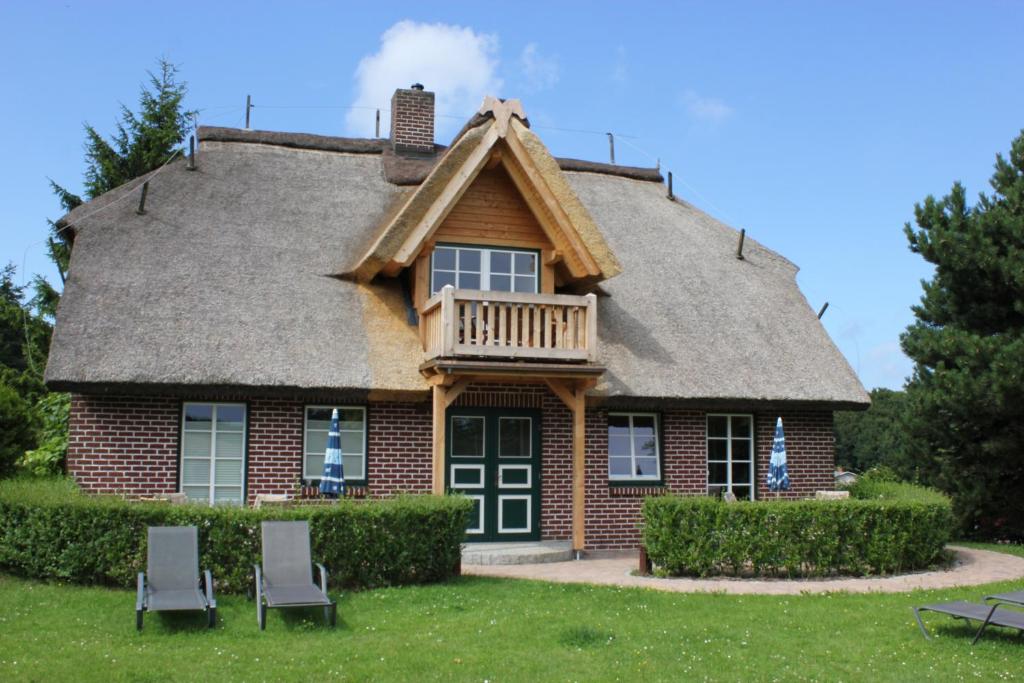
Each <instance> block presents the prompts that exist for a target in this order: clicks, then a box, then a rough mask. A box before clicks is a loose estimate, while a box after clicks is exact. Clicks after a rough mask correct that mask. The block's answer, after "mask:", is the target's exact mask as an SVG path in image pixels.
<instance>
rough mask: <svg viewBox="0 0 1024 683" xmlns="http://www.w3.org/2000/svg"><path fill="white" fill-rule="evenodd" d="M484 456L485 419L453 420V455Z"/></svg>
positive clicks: (466, 418) (464, 417) (459, 417)
mask: <svg viewBox="0 0 1024 683" xmlns="http://www.w3.org/2000/svg"><path fill="white" fill-rule="evenodd" d="M483 454H484V419H483V418H482V417H466V416H456V417H453V418H452V455H453V456H456V457H458V456H471V457H482V456H483Z"/></svg>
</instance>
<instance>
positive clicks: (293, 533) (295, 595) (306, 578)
mask: <svg viewBox="0 0 1024 683" xmlns="http://www.w3.org/2000/svg"><path fill="white" fill-rule="evenodd" d="M316 566H317V568H318V569H319V570H320V586H319V587H317V586H316V585H315V584H314V583H313V562H312V560H311V559H310V553H309V524H308V523H306V522H263V566H262V567H261V566H260V565H258V564H257V565H255V566H254V567H253V569H255V572H256V620H257V622H258V623H259V625H260V630H261V631H262V630H263V629H265V628H266V626H267V608H278V607H316V606H323V608H324V620H326V621H327V622H329V623H330V625H331V626H334V623H335V620H336V619H337V614H338V606H337V604H336V603H334V602H332V601H331V599H330V598H329V597H328V596H327V569H326V568H325V567H324V566H323V565H322V564H320V563H317V565H316Z"/></svg>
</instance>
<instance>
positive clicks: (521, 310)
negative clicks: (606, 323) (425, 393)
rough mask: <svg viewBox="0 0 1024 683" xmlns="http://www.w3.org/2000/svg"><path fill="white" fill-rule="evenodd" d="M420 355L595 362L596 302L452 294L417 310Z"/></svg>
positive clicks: (568, 297) (460, 291)
mask: <svg viewBox="0 0 1024 683" xmlns="http://www.w3.org/2000/svg"><path fill="white" fill-rule="evenodd" d="M420 341H421V342H422V344H423V351H424V356H425V357H426V359H427V360H430V359H432V358H457V357H465V356H477V357H481V356H483V357H489V358H504V359H518V360H553V361H582V362H586V361H589V362H594V361H596V360H597V297H596V296H595V295H593V294H587V295H586V296H571V295H567V294H523V293H518V292H516V293H513V292H483V291H479V290H475V289H453V288H452V287H451V285H448V286H446V287H445V288H444V289H442V290H441V291H440V292H438V293H437V294H435V295H434V296H432V297H431V298H430V299H428V300H427V302H426V303H425V304H424V305H423V309H422V310H421V311H420Z"/></svg>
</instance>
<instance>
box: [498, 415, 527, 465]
mask: <svg viewBox="0 0 1024 683" xmlns="http://www.w3.org/2000/svg"><path fill="white" fill-rule="evenodd" d="M531 426H532V421H531V420H530V418H528V417H515V418H508V417H503V418H501V419H500V420H498V457H501V458H528V457H530V447H531V444H530V427H531Z"/></svg>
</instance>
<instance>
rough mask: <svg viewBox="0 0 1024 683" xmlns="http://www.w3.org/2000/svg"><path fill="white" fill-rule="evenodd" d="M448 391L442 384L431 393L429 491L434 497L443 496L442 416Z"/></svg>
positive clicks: (437, 385)
mask: <svg viewBox="0 0 1024 683" xmlns="http://www.w3.org/2000/svg"><path fill="white" fill-rule="evenodd" d="M447 391H448V389H447V387H445V386H444V385H442V384H435V385H434V392H433V399H434V400H433V404H434V406H433V407H434V421H433V431H434V440H433V443H434V453H433V456H434V457H433V477H432V480H431V487H430V491H431V493H433V494H434V495H438V496H441V495H444V451H445V443H444V427H445V424H444V416H445V412H446V409H447V407H448V406H447V402H446V401H445V398H446V396H445V394H446V393H447Z"/></svg>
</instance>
